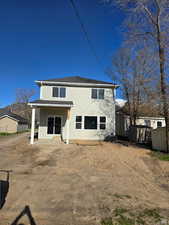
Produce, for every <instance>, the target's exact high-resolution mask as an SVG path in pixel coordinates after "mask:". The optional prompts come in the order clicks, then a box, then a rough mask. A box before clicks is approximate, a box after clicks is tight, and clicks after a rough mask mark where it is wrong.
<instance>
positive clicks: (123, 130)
mask: <svg viewBox="0 0 169 225" xmlns="http://www.w3.org/2000/svg"><path fill="white" fill-rule="evenodd" d="M136 125H142V126H147V127H151V128H152V129H156V128H158V127H165V119H164V118H163V117H153V116H152V117H151V116H139V117H138V118H137V120H136ZM129 128H130V118H129V115H126V114H124V113H121V112H116V134H117V136H123V137H127V136H128V131H129Z"/></svg>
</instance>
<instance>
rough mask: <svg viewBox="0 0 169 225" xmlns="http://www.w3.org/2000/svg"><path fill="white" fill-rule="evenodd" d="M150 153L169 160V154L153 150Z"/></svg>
mask: <svg viewBox="0 0 169 225" xmlns="http://www.w3.org/2000/svg"><path fill="white" fill-rule="evenodd" d="M150 155H151V156H152V157H154V158H157V159H159V160H162V161H169V154H167V153H163V152H155V151H153V152H151V153H150Z"/></svg>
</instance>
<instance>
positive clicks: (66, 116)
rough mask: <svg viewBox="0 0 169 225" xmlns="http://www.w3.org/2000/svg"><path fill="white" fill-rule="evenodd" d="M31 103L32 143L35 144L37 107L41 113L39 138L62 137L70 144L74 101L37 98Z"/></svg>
mask: <svg viewBox="0 0 169 225" xmlns="http://www.w3.org/2000/svg"><path fill="white" fill-rule="evenodd" d="M29 105H30V106H31V108H32V123H31V138H30V144H34V136H35V115H36V110H37V109H38V110H39V114H40V121H39V128H38V139H40V140H45V139H58V138H60V139H61V140H62V141H64V142H65V143H66V144H69V133H70V113H71V107H72V106H73V102H71V101H49V100H36V101H33V102H30V103H29Z"/></svg>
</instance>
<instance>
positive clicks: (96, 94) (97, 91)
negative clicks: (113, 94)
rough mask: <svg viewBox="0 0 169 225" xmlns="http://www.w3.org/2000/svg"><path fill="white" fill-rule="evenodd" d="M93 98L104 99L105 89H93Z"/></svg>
mask: <svg viewBox="0 0 169 225" xmlns="http://www.w3.org/2000/svg"><path fill="white" fill-rule="evenodd" d="M92 98H93V99H104V89H94V88H92Z"/></svg>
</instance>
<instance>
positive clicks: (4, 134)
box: [0, 130, 29, 136]
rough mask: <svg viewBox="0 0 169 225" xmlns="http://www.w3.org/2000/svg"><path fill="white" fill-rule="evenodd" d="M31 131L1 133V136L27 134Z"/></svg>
mask: <svg viewBox="0 0 169 225" xmlns="http://www.w3.org/2000/svg"><path fill="white" fill-rule="evenodd" d="M28 131H29V130H23V131H18V132H15V133H8V132H0V136H10V135H15V134H22V133H26V132H28Z"/></svg>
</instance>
